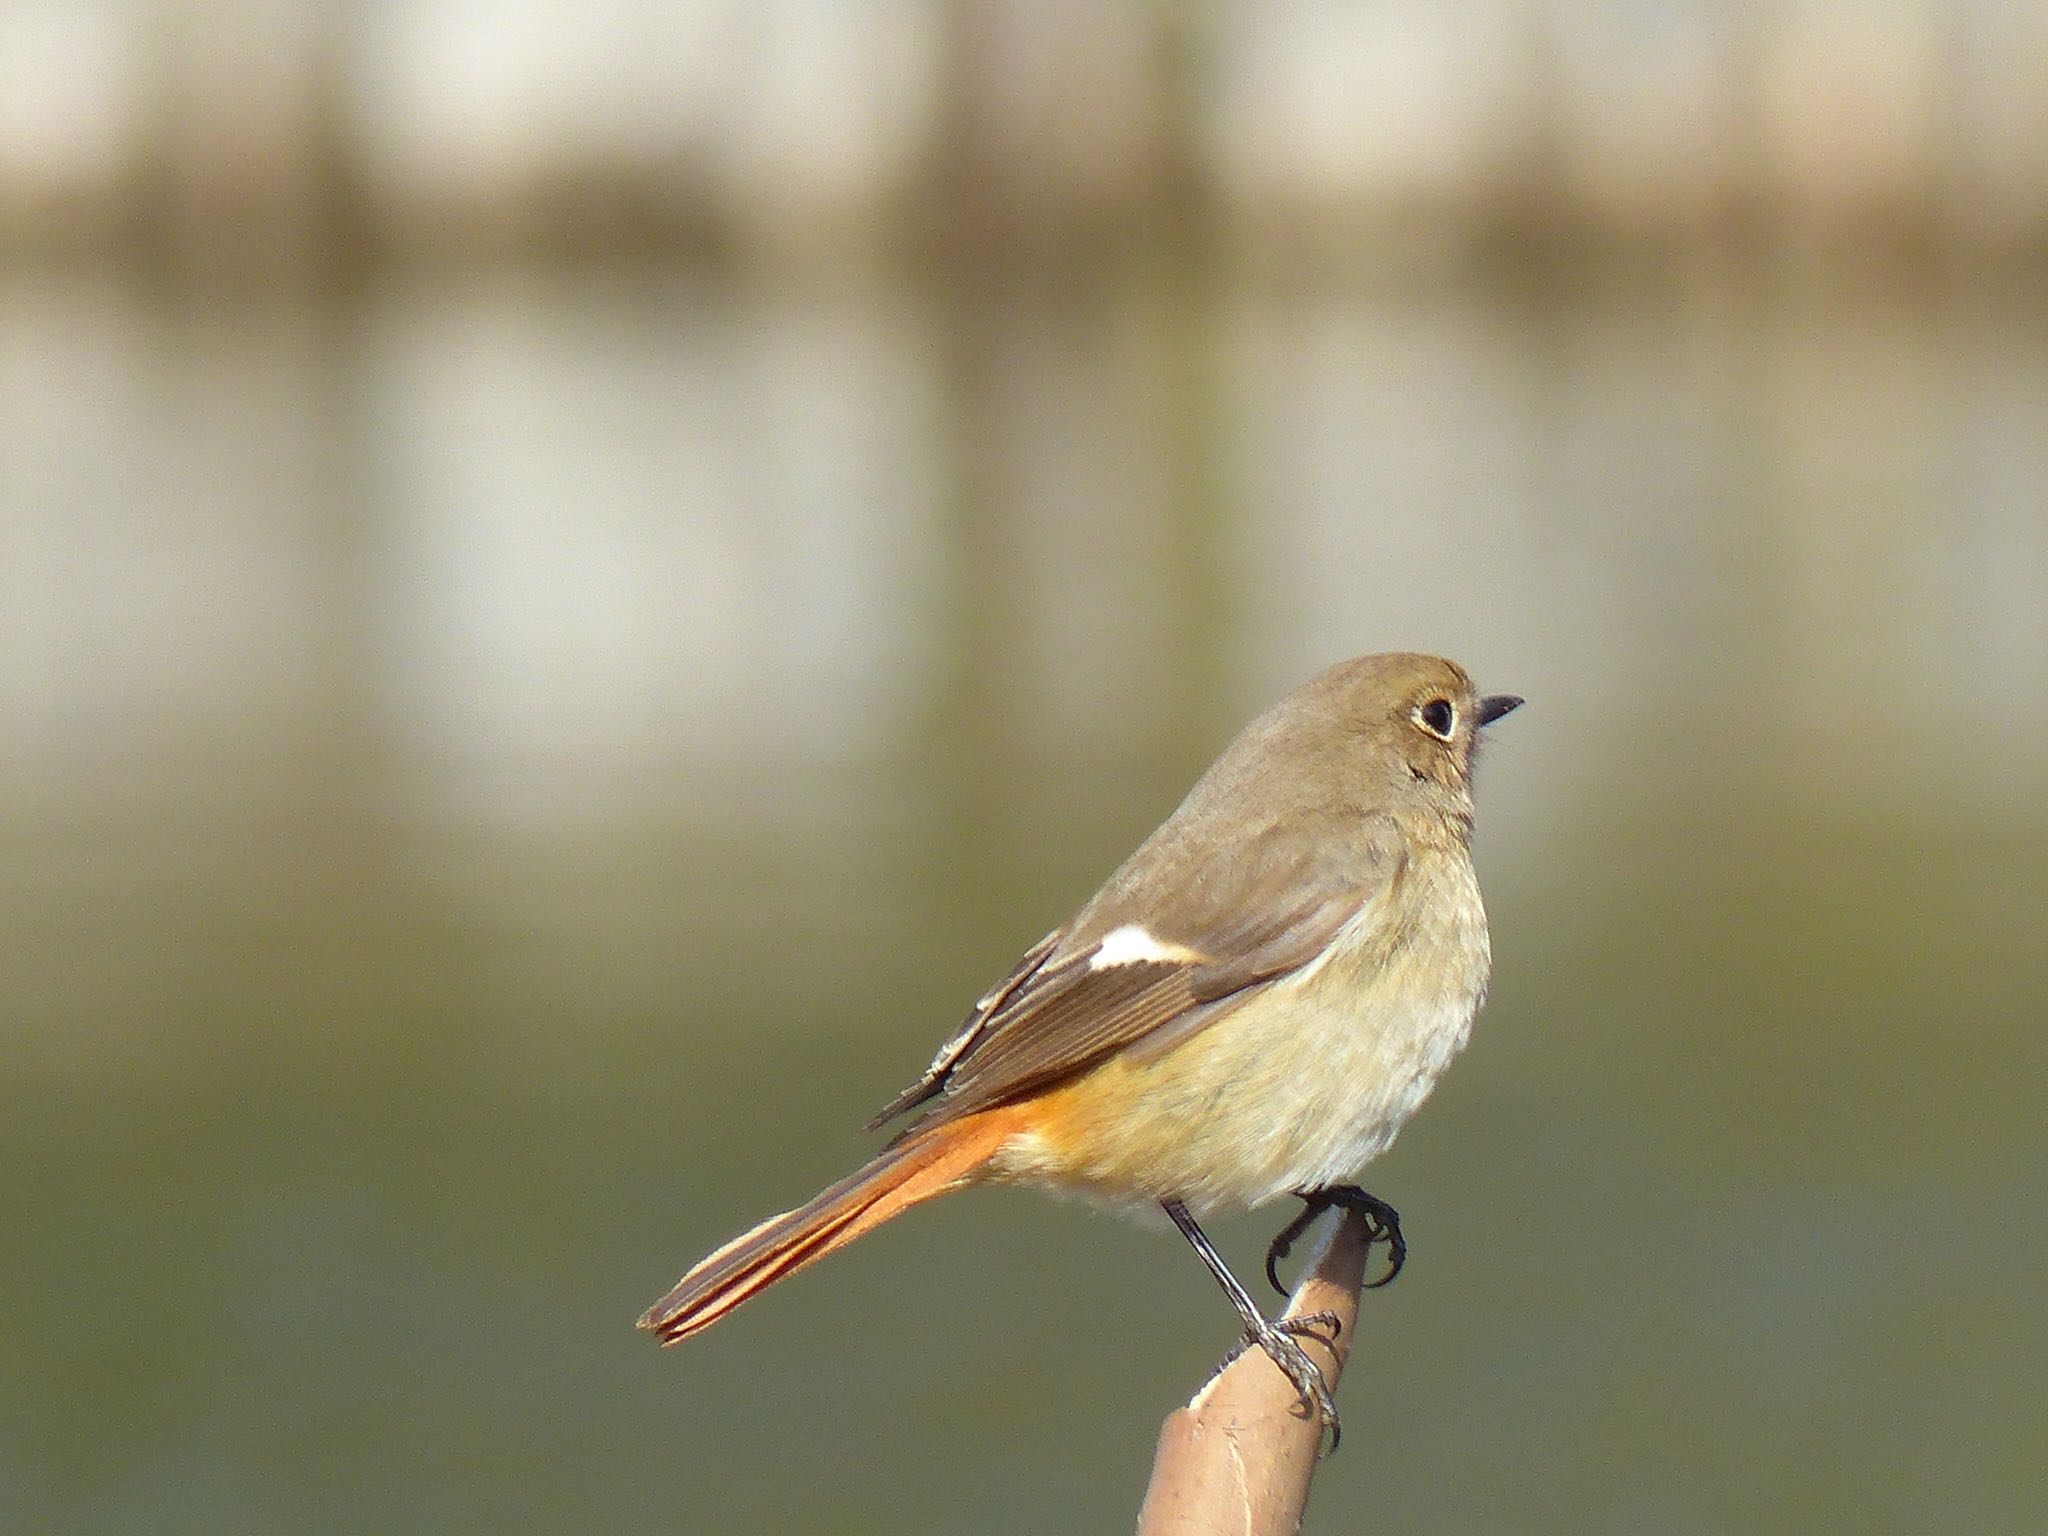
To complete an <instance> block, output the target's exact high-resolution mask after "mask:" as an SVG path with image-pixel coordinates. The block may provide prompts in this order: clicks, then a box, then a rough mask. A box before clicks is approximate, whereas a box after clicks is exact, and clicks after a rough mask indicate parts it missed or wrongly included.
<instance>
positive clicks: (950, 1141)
mask: <svg viewBox="0 0 2048 1536" xmlns="http://www.w3.org/2000/svg"><path fill="white" fill-rule="evenodd" d="M1014 1121H1015V1111H1014V1110H1013V1109H1010V1108H1007V1107H1006V1108H1004V1109H997V1110H987V1111H984V1112H983V1113H981V1114H977V1115H967V1116H964V1117H963V1118H961V1119H959V1120H954V1121H950V1122H948V1123H947V1124H945V1125H939V1126H934V1127H933V1128H932V1129H931V1130H929V1131H926V1132H924V1133H922V1134H919V1133H916V1132H913V1133H912V1134H911V1135H910V1136H909V1137H907V1138H906V1139H905V1140H903V1141H902V1142H899V1143H898V1144H897V1145H895V1146H892V1147H890V1148H889V1149H888V1150H887V1151H885V1152H883V1153H882V1155H881V1156H879V1157H877V1158H876V1159H875V1160H874V1161H873V1162H871V1163H869V1164H868V1165H867V1166H866V1167H865V1168H862V1169H860V1170H859V1171H858V1172H856V1173H852V1174H849V1175H848V1176H847V1177H845V1178H843V1179H841V1180H840V1181H839V1182H838V1183H837V1184H834V1185H832V1186H831V1187H830V1188H828V1189H825V1190H824V1191H822V1192H821V1193H819V1194H818V1195H817V1196H816V1197H814V1198H813V1199H812V1200H810V1201H809V1202H808V1203H806V1204H804V1205H801V1206H798V1207H797V1208H796V1209H795V1210H793V1211H784V1212H783V1213H782V1214H781V1215H780V1216H771V1217H769V1218H768V1219H767V1220H766V1221H764V1222H762V1223H761V1224H760V1225H759V1226H757V1227H753V1228H751V1229H750V1230H748V1231H746V1232H742V1233H741V1234H740V1235H739V1236H738V1237H736V1238H734V1239H733V1240H732V1241H731V1242H729V1243H727V1244H725V1246H723V1247H722V1248H719V1249H717V1250H715V1251H714V1252H712V1253H710V1254H707V1255H706V1256H705V1257H704V1258H702V1259H700V1260H698V1262H697V1263H696V1265H695V1266H693V1267H692V1268H691V1270H690V1272H689V1273H688V1274H686V1275H684V1276H683V1278H682V1279H680V1280H678V1281H677V1282H676V1284H675V1288H674V1289H673V1290H671V1291H670V1292H669V1293H668V1294H667V1295H666V1296H664V1297H662V1298H661V1300H659V1301H657V1302H656V1303H655V1304H654V1305H653V1306H651V1307H649V1308H648V1309H647V1311H646V1312H645V1313H643V1314H642V1315H641V1318H640V1326H641V1327H642V1328H645V1329H646V1330H648V1332H650V1333H652V1334H654V1335H656V1336H657V1337H658V1338H659V1339H660V1340H661V1342H662V1343H663V1344H664V1345H668V1344H674V1343H677V1342H679V1341H680V1340H683V1339H687V1338H688V1337H689V1336H690V1335H691V1334H693V1333H696V1332H698V1331H699V1330H700V1329H704V1328H708V1327H710V1326H711V1325H712V1324H713V1323H715V1322H717V1321H718V1320H719V1319H720V1318H721V1317H723V1316H725V1314H726V1313H728V1312H730V1311H732V1309H733V1308H734V1307H737V1306H738V1305H739V1304H740V1303H741V1302H743V1301H745V1300H747V1298H748V1297H750V1296H753V1295H755V1294H757V1293H758V1292H760V1291H762V1290H765V1289H766V1288H767V1287H768V1286H771V1285H773V1284H774V1283H775V1282H776V1281H778V1280H781V1279H785V1278H786V1277H788V1276H790V1275H793V1274H795V1273H796V1272H797V1271H798V1270H800V1269H804V1268H807V1267H808V1266H810V1265H812V1264H814V1263H816V1262H817V1261H818V1260H819V1259H822V1258H823V1257H824V1256H825V1255H826V1254H828V1253H832V1252H834V1251H836V1250H838V1249H840V1248H844V1247H845V1246H846V1245H847V1244H848V1243H850V1242H852V1241H853V1240H854V1239H855V1238H857V1237H860V1236H861V1235H863V1234H864V1233H867V1232H872V1231H873V1230H874V1229H875V1228H876V1227H879V1226H880V1225H881V1224H882V1223H883V1222H885V1221H888V1220H889V1219H890V1218H891V1217H894V1216H900V1215H902V1214H903V1212H905V1211H907V1210H909V1209H910V1208H911V1207H912V1206H913V1205H921V1204H923V1203H924V1202H925V1201H927V1200H929V1199H931V1198H933V1197H934V1196H935V1195H942V1194H944V1193H945V1192H946V1191H947V1190H949V1189H953V1188H955V1187H957V1186H958V1185H960V1184H961V1183H963V1182H964V1181H965V1180H966V1179H968V1178H969V1177H971V1176H972V1175H973V1174H974V1173H975V1172H976V1171H977V1170H978V1169H980V1168H981V1167H982V1166H983V1165H985V1164H986V1163H987V1162H988V1160H989V1159H990V1158H991V1157H992V1156H994V1154H995V1152H996V1150H997V1149H998V1148H999V1147H1000V1146H1001V1145H1002V1144H1003V1142H1004V1141H1006V1140H1007V1139H1008V1138H1009V1137H1010V1136H1011V1134H1013V1133H1014V1132H1015V1131H1016V1130H1017V1129H1018V1127H1017V1125H1016V1124H1015V1123H1014Z"/></svg>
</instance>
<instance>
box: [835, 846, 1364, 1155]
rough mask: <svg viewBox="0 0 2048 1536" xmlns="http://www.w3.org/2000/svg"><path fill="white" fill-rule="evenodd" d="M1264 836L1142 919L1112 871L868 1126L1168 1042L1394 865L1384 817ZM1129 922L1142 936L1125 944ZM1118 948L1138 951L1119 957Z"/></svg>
mask: <svg viewBox="0 0 2048 1536" xmlns="http://www.w3.org/2000/svg"><path fill="white" fill-rule="evenodd" d="M1272 830H1274V829H1269V835H1267V836H1263V837H1257V836H1255V837H1251V838H1247V839H1245V840H1243V841H1242V842H1240V843H1238V844H1236V845H1234V846H1232V847H1231V848H1229V849H1228V850H1226V852H1225V853H1224V854H1223V855H1221V856H1219V857H1218V858H1217V859H1216V860H1213V861H1211V862H1210V863H1208V864H1205V865H1202V866H1198V867H1196V868H1194V869H1192V870H1188V871H1186V872H1184V873H1183V874H1182V875H1181V876H1180V878H1178V879H1175V880H1173V881H1172V882H1171V883H1170V885H1169V888H1168V889H1167V891H1165V892H1164V893H1161V892H1159V891H1158V890H1156V888H1155V889H1154V890H1153V891H1152V900H1150V901H1148V902H1147V903H1146V905H1147V906H1149V907H1152V908H1154V909H1156V910H1154V911H1152V912H1151V913H1149V914H1147V913H1144V912H1140V911H1138V910H1136V904H1135V903H1134V902H1133V901H1131V900H1130V899H1128V896H1127V894H1126V893H1129V892H1132V891H1134V890H1135V889H1144V888H1145V887H1144V884H1143V882H1141V881H1136V880H1121V882H1120V880H1119V879H1114V878H1113V879H1112V881H1111V883H1110V884H1109V885H1108V886H1106V887H1105V888H1104V893H1105V895H1104V897H1103V898H1098V900H1097V902H1095V903H1091V904H1090V906H1089V907H1088V908H1086V909H1084V910H1083V912H1082V913H1081V915H1080V917H1079V918H1077V919H1076V920H1075V923H1074V924H1073V925H1072V926H1071V927H1070V928H1068V929H1062V930H1056V931H1055V932H1053V933H1050V934H1048V935H1046V937H1045V938H1044V939H1041V940H1040V941H1039V942H1038V944H1036V945H1034V946H1033V947H1032V948H1031V949H1030V950H1029V951H1027V952H1026V953H1025V955H1024V957H1023V959H1022V960H1020V961H1019V962H1018V964H1017V965H1016V967H1015V968H1013V969H1012V971H1011V972H1010V974H1009V976H1008V977H1007V978H1005V980H1004V981H1003V982H1002V983H1001V984H999V985H998V986H996V987H995V988H993V989H992V990H991V991H990V992H989V993H988V994H987V995H986V996H985V997H983V998H982V999H981V1001H980V1002H979V1003H978V1004H977V1005H976V1008H975V1011H974V1012H973V1013H971V1014H970V1015H969V1016H968V1018H967V1021H966V1022H965V1023H964V1024H963V1025H962V1026H961V1028H960V1029H959V1030H958V1031H956V1032H955V1034H954V1035H953V1037H952V1038H951V1039H950V1040H948V1041H947V1042H946V1044H945V1045H944V1046H943V1047H942V1048H941V1049H940V1051H939V1053H938V1055H937V1056H936V1057H935V1058H934V1059H933V1061H932V1064H931V1066H930V1067H929V1068H928V1069H927V1070H926V1072H925V1074H924V1076H923V1077H921V1078H920V1079H919V1080H918V1081H917V1082H916V1083H914V1084H913V1085H911V1086H910V1087H909V1088H907V1089H905V1090H904V1091H903V1092H902V1093H900V1094H898V1095H897V1096H896V1098H895V1099H893V1100H892V1101H891V1102H890V1104H889V1105H888V1107H887V1108H886V1109H884V1110H883V1111H882V1113H881V1114H879V1115H877V1116H876V1117H875V1120H874V1121H873V1122H871V1128H872V1127H873V1126H877V1125H880V1124H881V1123H883V1122H884V1121H886V1120H890V1119H893V1118H894V1117H895V1116H896V1115H898V1114H901V1113H903V1112H904V1111H906V1110H910V1109H914V1108H916V1107H918V1106H919V1105H922V1104H927V1103H930V1102H931V1101H933V1100H935V1099H936V1100H938V1102H937V1103H936V1104H933V1105H932V1107H931V1108H930V1109H929V1110H928V1111H927V1112H926V1115H925V1116H924V1118H923V1119H922V1120H920V1121H919V1122H918V1123H919V1124H921V1125H922V1124H929V1123H932V1122H934V1121H936V1120H950V1119H953V1118H955V1117H957V1116H959V1115H963V1114H967V1113H970V1112H971V1111H973V1110H977V1109H985V1108H988V1107H989V1106H991V1105H994V1104H999V1103H1002V1102H1005V1101H1008V1100H1011V1099H1015V1098H1018V1097H1021V1096H1022V1095H1024V1094H1027V1093H1030V1092H1031V1091H1033V1090H1034V1089H1036V1088H1039V1087H1042V1086H1044V1085H1046V1084H1048V1083H1051V1082H1055V1081H1057V1080H1058V1079H1060V1078H1062V1077H1066V1076H1069V1075H1071V1074H1073V1073H1075V1072H1078V1071H1081V1070H1083V1069H1085V1068H1087V1067H1089V1066H1092V1065H1094V1064H1095V1063H1096V1062H1098V1061H1100V1060H1102V1059H1103V1058H1104V1057H1106V1056H1108V1055H1111V1054H1112V1053H1114V1052H1116V1051H1119V1050H1122V1049H1126V1048H1135V1049H1138V1050H1140V1051H1142V1052H1143V1053H1144V1054H1145V1055H1147V1056H1151V1055H1156V1054H1157V1053H1158V1052H1160V1051H1163V1050H1166V1049H1169V1048H1171V1047H1172V1046H1173V1045H1175V1044H1177V1043H1179V1042H1180V1041H1181V1040H1184V1039H1186V1038H1187V1037H1188V1036H1189V1035H1190V1034H1192V1033H1193V1032H1195V1031H1196V1030H1199V1029H1203V1028H1206V1027H1207V1026H1208V1025H1209V1024H1211V1023H1213V1022H1214V1021H1215V1020H1216V1019H1217V1018H1219V1017H1221V1016H1222V1015H1224V1014H1226V1013H1228V1011H1229V1010H1230V1009H1231V1008H1233V1007H1235V1006H1236V1005H1237V1004H1238V1003H1240V1002H1242V1001H1243V1000H1244V999H1245V998H1246V997H1248V996H1250V995H1251V994H1252V993H1253V992H1254V991H1255V990H1256V989H1257V988H1259V987H1260V986H1263V985H1264V984H1266V983H1268V982H1271V981H1273V980H1275V979H1277V978H1279V977H1281V976H1283V975H1286V974H1287V973H1289V972H1291V971H1294V970H1297V969H1299V968H1300V967H1302V966H1305V965H1308V964H1310V963H1312V962H1313V961H1314V960H1315V958H1316V957H1317V956H1319V955H1320V954H1322V953H1323V951H1324V950H1325V949H1326V948H1327V946H1328V945H1329V943H1330V941H1331V939H1332V938H1333V937H1335V935H1336V933H1337V931H1338V930H1339V929H1340V928H1342V927H1343V926H1344V924H1345V923H1346V922H1348V921H1350V919H1351V918H1352V917H1353V916H1355V915H1357V914H1358V913H1359V912H1360V911H1361V909H1362V908H1363V907H1364V905H1365V904H1366V903H1367V902H1368V901H1370V900H1372V899H1373V898H1374V897H1376V896H1377V895H1379V894H1381V893H1383V892H1384V891H1386V890H1387V889H1388V887H1389V886H1390V885H1391V884H1392V883H1393V882H1395V881H1396V880H1398V879H1399V878H1400V874H1401V870H1402V868H1403V866H1404V864H1405V859H1404V857H1403V855H1402V845H1401V840H1400V838H1399V837H1398V835H1397V834H1396V829H1395V828H1394V827H1393V826H1392V823H1391V820H1387V821H1386V822H1385V824H1384V825H1382V824H1380V819H1379V818H1374V819H1373V820H1372V821H1370V822H1368V823H1367V824H1366V825H1365V826H1364V827H1363V828H1361V829H1358V832H1357V835H1355V836H1354V837H1353V838H1352V839H1350V840H1348V842H1347V846H1346V847H1344V848H1343V849H1342V850H1329V849H1319V848H1316V847H1314V846H1310V847H1307V848H1303V847H1301V846H1300V845H1299V843H1297V842H1292V841H1290V840H1288V839H1286V838H1283V837H1278V836H1273V835H1270V832H1271V831H1272ZM1141 856H1142V851H1141ZM1124 873H1126V872H1120V876H1122V875H1123V874H1124ZM1119 897H1122V898H1124V899H1115V898H1119ZM1162 897H1163V898H1164V899H1161V898H1162ZM1133 928H1136V929H1137V930H1139V935H1138V936H1139V937H1140V938H1148V939H1149V940H1150V941H1151V942H1150V944H1149V945H1137V946H1133V945H1132V944H1131V943H1130V942H1129V941H1130V938H1131V934H1130V930H1131V929H1133ZM1111 935H1114V936H1115V938H1114V939H1113V941H1112V945H1111V947H1110V948H1109V949H1107V950H1105V948H1104V946H1103V939H1104V938H1105V936H1111ZM1131 953H1138V954H1142V955H1143V958H1136V959H1124V958H1122V957H1123V956H1124V955H1126V954H1131Z"/></svg>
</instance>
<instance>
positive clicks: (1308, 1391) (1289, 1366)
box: [1216, 1312, 1344, 1456]
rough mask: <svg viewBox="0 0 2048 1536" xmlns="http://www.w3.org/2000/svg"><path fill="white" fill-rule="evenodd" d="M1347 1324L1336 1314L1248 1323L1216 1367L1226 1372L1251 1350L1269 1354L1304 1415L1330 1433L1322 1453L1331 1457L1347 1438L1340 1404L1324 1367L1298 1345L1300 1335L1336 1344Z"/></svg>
mask: <svg viewBox="0 0 2048 1536" xmlns="http://www.w3.org/2000/svg"><path fill="white" fill-rule="evenodd" d="M1343 1328H1344V1324H1343V1322H1342V1321H1341V1320H1339V1318H1338V1316H1337V1314H1336V1313H1334V1312H1311V1313H1309V1314H1308V1315H1307V1316H1306V1317H1283V1318H1281V1319H1280V1320H1279V1321H1278V1322H1268V1321H1267V1320H1266V1319H1264V1318H1260V1319H1259V1320H1258V1321H1257V1322H1256V1323H1247V1324H1245V1330H1244V1337H1243V1338H1242V1339H1240V1340H1238V1342H1237V1345H1236V1347H1235V1348H1233V1349H1232V1350H1231V1351H1230V1353H1229V1354H1227V1355H1225V1356H1224V1357H1223V1362H1222V1364H1220V1365H1218V1366H1217V1367H1216V1369H1217V1370H1219V1371H1222V1370H1226V1369H1228V1368H1229V1367H1230V1365H1231V1364H1232V1363H1233V1362H1235V1361H1236V1360H1237V1358H1238V1357H1239V1356H1240V1355H1242V1354H1243V1353H1244V1352H1245V1351H1246V1350H1248V1349H1259V1350H1263V1351H1265V1354H1266V1357H1267V1358H1268V1359H1269V1360H1271V1361H1272V1362H1273V1363H1274V1364H1275V1365H1276V1366H1278V1367H1279V1368H1280V1374H1281V1375H1283V1376H1285V1377H1286V1378H1287V1380H1288V1383H1289V1385H1291V1386H1292V1387H1293V1388H1294V1391H1295V1395H1296V1396H1297V1397H1299V1398H1300V1400H1301V1408H1302V1412H1303V1413H1312V1414H1314V1415H1315V1416H1316V1418H1317V1419H1318V1420H1319V1421H1320V1422H1321V1424H1322V1426H1323V1428H1324V1429H1326V1430H1328V1431H1329V1432H1330V1449H1329V1451H1321V1452H1319V1453H1318V1455H1319V1456H1327V1455H1329V1454H1330V1452H1331V1451H1334V1450H1336V1449H1337V1444H1338V1442H1339V1441H1341V1440H1342V1439H1343V1438H1344V1429H1343V1426H1342V1425H1341V1424H1340V1423H1339V1422H1338V1419H1337V1401H1336V1399H1335V1398H1334V1397H1332V1396H1331V1395H1330V1384H1329V1382H1328V1381H1327V1380H1326V1379H1325V1378H1324V1376H1323V1368H1322V1367H1321V1366H1319V1365H1317V1364H1316V1363H1315V1361H1313V1360H1311V1359H1310V1358H1309V1357H1308V1351H1307V1350H1305V1349H1303V1348H1302V1347H1301V1345H1299V1344H1298V1343H1296V1342H1295V1339H1296V1337H1297V1336H1301V1337H1306V1338H1311V1339H1315V1340H1318V1341H1319V1342H1321V1343H1323V1344H1329V1345H1334V1344H1335V1342H1336V1338H1337V1335H1338V1334H1339V1333H1341V1332H1342V1331H1343Z"/></svg>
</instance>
